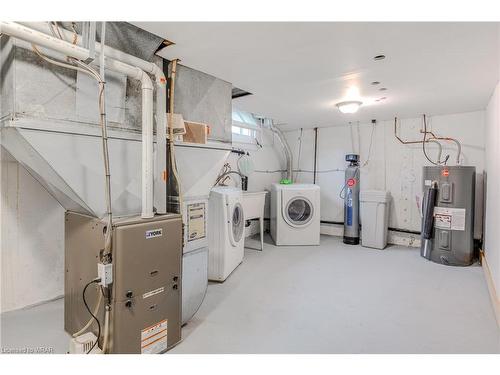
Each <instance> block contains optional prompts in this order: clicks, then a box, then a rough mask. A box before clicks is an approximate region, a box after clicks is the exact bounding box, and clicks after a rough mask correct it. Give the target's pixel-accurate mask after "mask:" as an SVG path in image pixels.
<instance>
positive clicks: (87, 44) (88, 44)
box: [82, 22, 96, 64]
mask: <svg viewBox="0 0 500 375" xmlns="http://www.w3.org/2000/svg"><path fill="white" fill-rule="evenodd" d="M95 41H96V22H82V47H83V48H86V49H88V50H89V56H88V57H87V58H86V59H85V60H84V62H85V63H86V64H89V63H91V62H92V61H94V60H95V57H96V56H95V55H96V53H95Z"/></svg>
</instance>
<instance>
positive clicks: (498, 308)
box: [481, 252, 500, 329]
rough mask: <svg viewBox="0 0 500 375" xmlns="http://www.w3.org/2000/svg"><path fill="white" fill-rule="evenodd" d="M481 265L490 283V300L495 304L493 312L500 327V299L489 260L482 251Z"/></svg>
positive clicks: (488, 283)
mask: <svg viewBox="0 0 500 375" xmlns="http://www.w3.org/2000/svg"><path fill="white" fill-rule="evenodd" d="M481 265H482V267H483V272H484V277H485V279H486V284H487V285H488V292H489V294H490V300H491V304H492V306H493V313H494V314H495V318H496V320H497V325H498V328H499V329H500V299H499V298H498V295H497V291H496V288H495V283H494V282H493V278H492V276H491V272H490V267H489V266H488V260H487V259H486V257H485V256H484V253H483V252H481Z"/></svg>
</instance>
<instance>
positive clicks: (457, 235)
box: [420, 166, 476, 266]
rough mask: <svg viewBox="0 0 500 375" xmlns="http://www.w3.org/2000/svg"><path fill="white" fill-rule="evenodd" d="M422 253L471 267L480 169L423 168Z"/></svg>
mask: <svg viewBox="0 0 500 375" xmlns="http://www.w3.org/2000/svg"><path fill="white" fill-rule="evenodd" d="M422 182H423V191H424V200H423V204H422V208H423V209H422V216H423V219H422V235H421V239H422V243H421V249H420V254H421V255H422V256H423V257H424V258H426V259H429V260H431V261H433V262H436V263H442V264H446V265H450V266H468V265H470V264H472V262H473V255H474V194H475V184H476V168H475V167H467V166H450V167H448V166H426V167H424V168H423V181H422Z"/></svg>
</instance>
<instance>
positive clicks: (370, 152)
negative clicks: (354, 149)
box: [358, 120, 377, 168]
mask: <svg viewBox="0 0 500 375" xmlns="http://www.w3.org/2000/svg"><path fill="white" fill-rule="evenodd" d="M376 124H377V122H376V120H373V122H372V131H371V134H370V147H369V148H368V157H367V158H366V160H365V162H364V163H363V164H361V168H363V167H366V166H367V165H368V163H369V162H370V157H371V154H372V145H373V135H374V133H375V125H376ZM358 132H359V128H358ZM358 134H359V133H358Z"/></svg>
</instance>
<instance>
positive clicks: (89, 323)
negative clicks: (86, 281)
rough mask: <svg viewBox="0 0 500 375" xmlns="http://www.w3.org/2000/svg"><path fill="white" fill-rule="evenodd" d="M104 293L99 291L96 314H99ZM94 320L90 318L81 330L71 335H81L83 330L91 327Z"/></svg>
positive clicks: (95, 308) (95, 307)
mask: <svg viewBox="0 0 500 375" xmlns="http://www.w3.org/2000/svg"><path fill="white" fill-rule="evenodd" d="M101 292H102V290H101ZM102 295H103V294H102V293H99V298H98V299H97V302H96V304H95V306H94V315H97V314H98V313H99V308H100V307H101V301H102ZM92 320H93V318H90V319H89V321H88V322H87V324H85V326H83V328H82V329H81V330H79V331H78V332H75V333H73V334H72V335H71V336H72V337H78V336H80V335H81V334H82V333H83V332H85V331H86V330H87V329H88V328H89V327H90V325H91V324H92Z"/></svg>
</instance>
